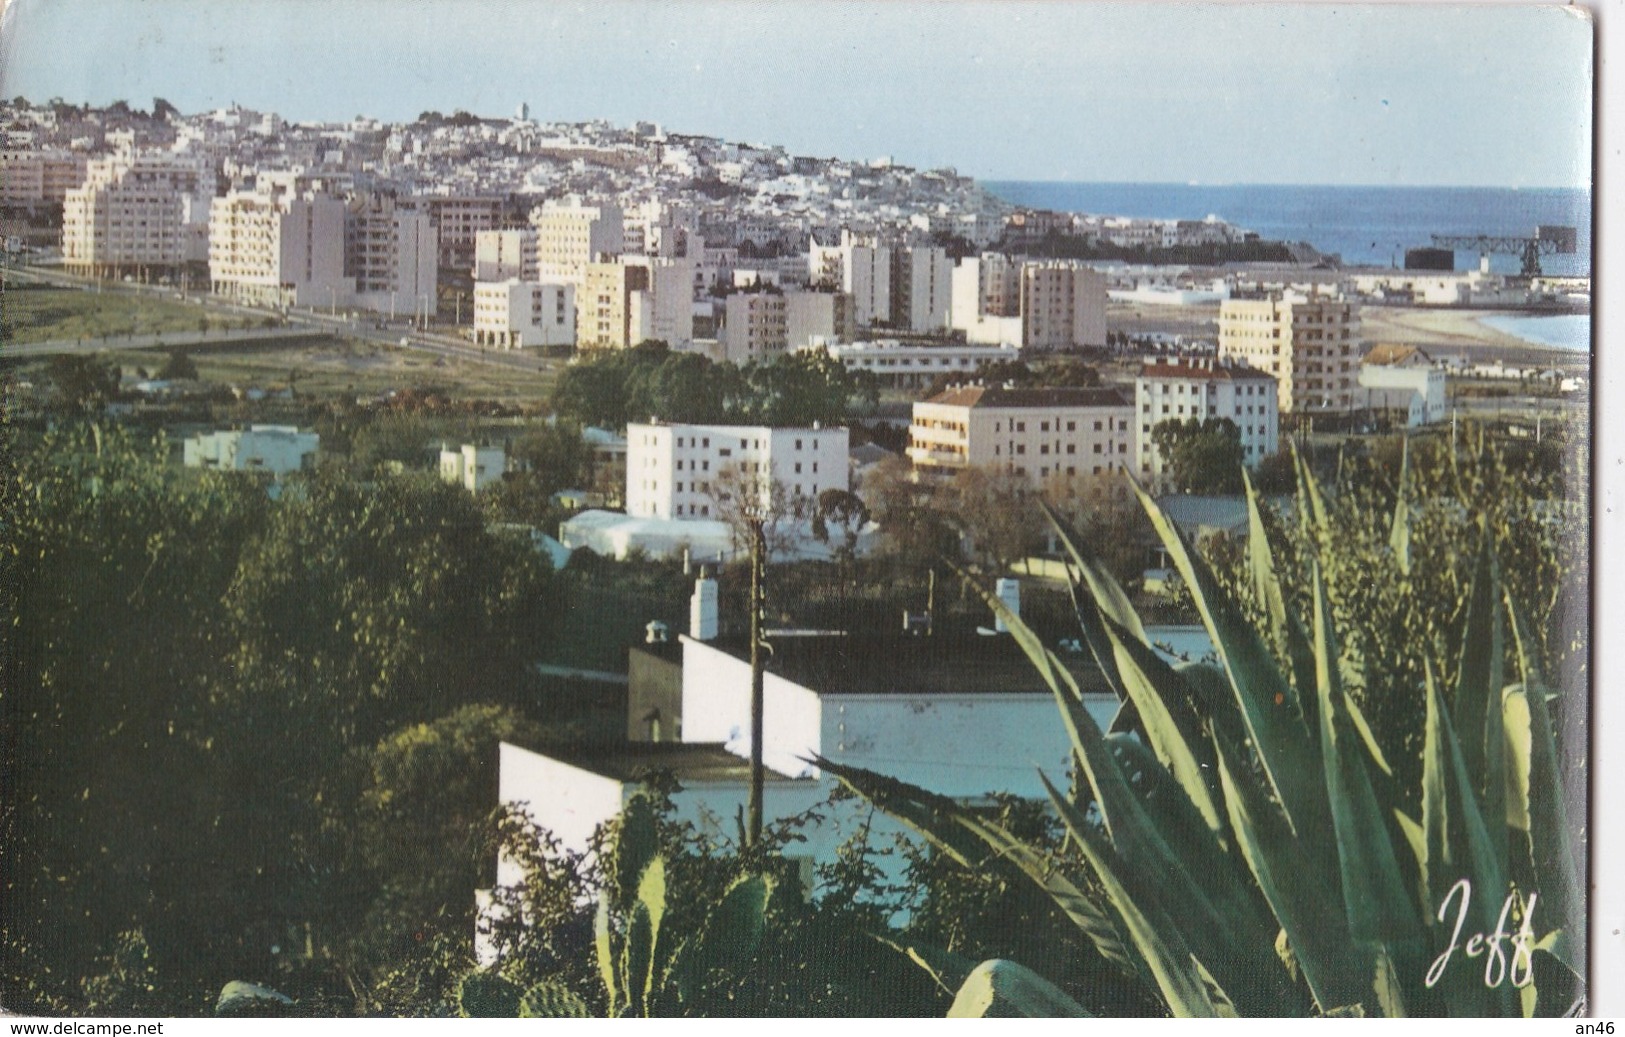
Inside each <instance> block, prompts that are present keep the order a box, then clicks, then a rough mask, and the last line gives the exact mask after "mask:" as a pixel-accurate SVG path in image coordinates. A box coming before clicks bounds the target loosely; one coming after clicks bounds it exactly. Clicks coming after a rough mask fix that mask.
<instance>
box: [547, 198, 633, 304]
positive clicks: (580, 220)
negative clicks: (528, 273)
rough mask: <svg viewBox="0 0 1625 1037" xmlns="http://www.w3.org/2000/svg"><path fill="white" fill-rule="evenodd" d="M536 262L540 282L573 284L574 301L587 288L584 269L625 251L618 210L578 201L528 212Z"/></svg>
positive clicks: (553, 204)
mask: <svg viewBox="0 0 1625 1037" xmlns="http://www.w3.org/2000/svg"><path fill="white" fill-rule="evenodd" d="M530 219H531V222H532V223H534V224H535V225H536V234H537V242H536V248H537V263H538V269H539V275H540V276H541V278H542V279H543V280H546V281H555V282H563V283H565V284H573V285H575V286H576V288H577V298H578V299H579V298H580V294H581V292H582V290H584V289H585V288H586V286H587V267H588V265H589V264H592V263H597V262H601V261H602V260H603V258H604V257H605V256H615V255H619V254H620V253H621V252H622V251H624V249H625V233H624V227H623V224H622V220H621V210H620V208H619V207H618V206H614V205H585V204H583V203H582V202H581V200H580V199H579V198H569V199H565V200H564V201H548V202H544V203H543V204H542V207H541V208H539V209H537V210H536V211H534V212H532V213H531V216H530Z"/></svg>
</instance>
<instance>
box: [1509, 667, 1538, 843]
mask: <svg viewBox="0 0 1625 1037" xmlns="http://www.w3.org/2000/svg"><path fill="white" fill-rule="evenodd" d="M1501 727H1502V729H1503V730H1504V731H1505V732H1506V740H1507V744H1506V754H1507V756H1506V759H1507V766H1506V781H1507V789H1506V799H1507V826H1508V827H1510V828H1514V829H1516V830H1517V831H1519V832H1522V833H1523V835H1524V837H1525V839H1527V838H1528V836H1529V763H1530V760H1529V758H1530V756H1531V755H1532V754H1533V753H1534V740H1535V739H1534V731H1533V730H1532V729H1531V727H1532V724H1531V721H1530V718H1529V696H1528V695H1527V694H1525V693H1524V688H1523V685H1522V684H1509V685H1507V687H1506V690H1505V691H1503V692H1502V693H1501Z"/></svg>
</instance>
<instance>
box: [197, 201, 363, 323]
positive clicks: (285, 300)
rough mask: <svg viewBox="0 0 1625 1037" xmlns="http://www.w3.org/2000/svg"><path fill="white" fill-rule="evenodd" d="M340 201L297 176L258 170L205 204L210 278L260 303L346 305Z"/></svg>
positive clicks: (223, 290) (348, 282)
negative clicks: (247, 182) (253, 181)
mask: <svg viewBox="0 0 1625 1037" xmlns="http://www.w3.org/2000/svg"><path fill="white" fill-rule="evenodd" d="M344 218H345V206H344V202H343V201H341V200H340V199H337V198H333V197H330V196H328V195H325V194H322V193H320V192H317V191H313V190H311V189H309V187H308V186H307V185H305V184H303V183H302V182H301V181H300V180H299V179H298V178H295V177H285V178H276V177H271V176H262V177H261V178H260V180H259V183H258V184H257V185H256V186H255V188H254V189H253V190H247V191H232V192H231V193H230V194H227V195H226V196H225V197H224V198H216V199H215V200H214V204H213V205H212V206H210V209H209V283H210V286H211V288H212V290H213V291H214V292H215V293H217V294H220V295H226V296H230V297H232V298H235V299H239V300H242V301H243V302H249V303H253V304H256V305H261V306H329V307H333V308H336V307H338V306H339V305H341V304H342V305H345V306H348V305H349V304H350V301H351V297H352V296H353V295H354V292H355V281H354V279H353V278H350V277H346V276H345V274H344Z"/></svg>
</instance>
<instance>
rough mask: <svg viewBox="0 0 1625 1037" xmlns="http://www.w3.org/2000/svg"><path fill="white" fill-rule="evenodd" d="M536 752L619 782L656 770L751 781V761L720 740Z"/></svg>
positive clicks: (778, 780)
mask: <svg viewBox="0 0 1625 1037" xmlns="http://www.w3.org/2000/svg"><path fill="white" fill-rule="evenodd" d="M534 751H537V752H540V753H541V754H542V755H545V756H549V757H552V758H553V759H555V760H558V761H560V762H562V763H567V764H569V765H570V766H572V767H579V768H581V769H582V770H584V771H590V772H592V773H593V774H597V775H600V776H602V777H605V778H612V779H614V780H616V781H635V780H637V779H638V778H641V777H642V776H643V775H645V774H647V773H648V772H650V771H656V770H662V771H670V772H671V773H672V775H673V776H674V777H676V778H677V779H678V780H679V781H708V782H747V781H749V780H750V760H748V759H746V758H745V757H743V756H736V755H734V754H733V753H731V752H729V751H728V750H727V749H724V748H723V747H722V743H720V742H627V743H624V744H616V745H603V746H594V745H585V746H569V747H558V746H547V747H546V748H544V749H539V750H534ZM765 777H766V780H767V781H768V782H769V783H771V784H784V783H788V782H794V781H806V780H810V779H802V778H788V777H785V776H784V775H782V774H778V773H776V772H775V771H774V770H773V769H772V768H771V767H769V768H766V775H765Z"/></svg>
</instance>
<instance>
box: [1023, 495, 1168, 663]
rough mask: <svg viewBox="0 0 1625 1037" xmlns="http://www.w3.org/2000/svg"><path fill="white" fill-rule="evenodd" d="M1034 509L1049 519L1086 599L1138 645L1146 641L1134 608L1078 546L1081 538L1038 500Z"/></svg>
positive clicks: (1089, 553)
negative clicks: (1086, 593)
mask: <svg viewBox="0 0 1625 1037" xmlns="http://www.w3.org/2000/svg"><path fill="white" fill-rule="evenodd" d="M1038 506H1039V507H1040V508H1043V509H1044V516H1045V517H1046V518H1048V519H1049V522H1050V525H1051V526H1052V527H1054V529H1055V535H1056V536H1057V537H1059V538H1060V540H1061V546H1063V547H1064V548H1066V553H1067V555H1068V556H1070V557H1071V559H1072V564H1073V565H1074V566H1076V567H1077V570H1078V573H1079V575H1080V576H1081V577H1082V578H1083V580H1084V582H1085V583H1086V584H1087V585H1088V587H1089V593H1090V596H1091V597H1093V598H1094V600H1095V602H1096V603H1097V604H1098V605H1099V607H1100V611H1101V612H1102V613H1103V614H1105V615H1107V616H1110V617H1111V618H1112V620H1113V621H1115V622H1116V623H1118V624H1119V625H1120V626H1124V627H1127V628H1128V629H1129V630H1131V631H1133V632H1134V636H1135V637H1137V638H1139V639H1140V640H1141V641H1144V640H1146V636H1145V628H1144V627H1142V626H1141V625H1140V616H1139V613H1137V612H1135V611H1134V605H1133V603H1132V602H1130V601H1129V596H1128V594H1127V593H1125V592H1124V590H1123V588H1122V586H1121V585H1120V584H1119V583H1118V582H1117V579H1116V578H1115V577H1114V576H1112V574H1111V571H1110V570H1109V569H1107V568H1106V567H1105V566H1104V565H1102V564H1100V559H1099V558H1098V557H1097V556H1096V555H1095V554H1094V552H1092V551H1086V550H1084V549H1082V548H1080V547H1079V546H1078V545H1079V543H1080V541H1081V539H1082V538H1081V537H1079V536H1078V534H1077V531H1076V530H1074V529H1073V528H1072V526H1071V525H1070V524H1068V523H1067V521H1066V520H1065V519H1063V518H1061V516H1060V515H1058V514H1057V513H1056V511H1055V509H1054V508H1052V507H1050V506H1049V503H1048V502H1047V501H1044V500H1042V499H1040V500H1039V502H1038Z"/></svg>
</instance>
